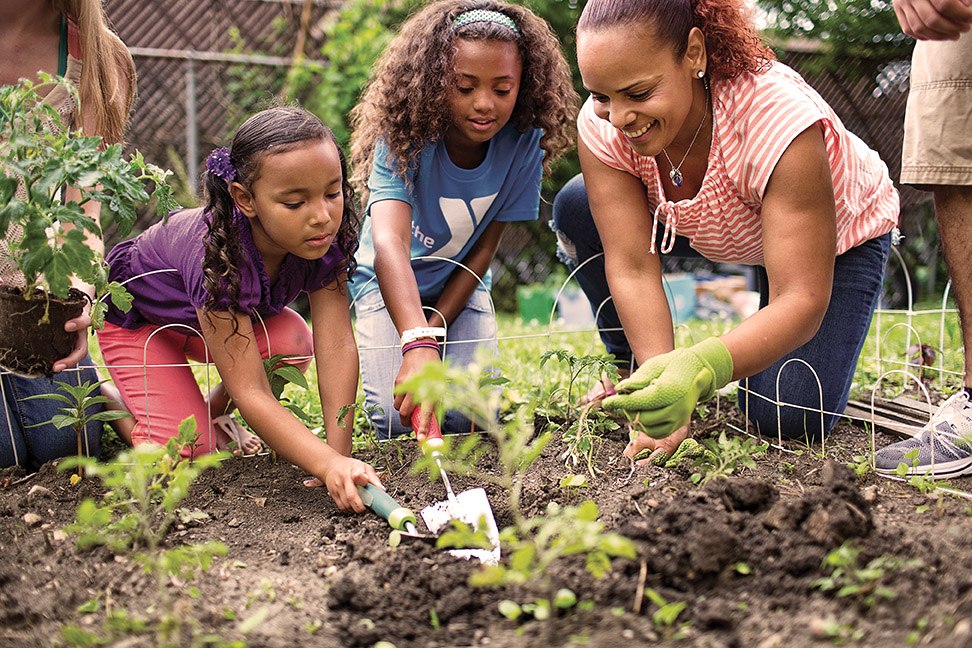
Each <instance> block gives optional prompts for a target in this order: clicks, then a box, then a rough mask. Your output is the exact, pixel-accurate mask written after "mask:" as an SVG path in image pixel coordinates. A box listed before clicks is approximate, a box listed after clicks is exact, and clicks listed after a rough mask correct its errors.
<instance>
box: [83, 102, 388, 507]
mask: <svg viewBox="0 0 972 648" xmlns="http://www.w3.org/2000/svg"><path fill="white" fill-rule="evenodd" d="M206 168H207V173H206V176H205V177H206V190H207V194H208V203H207V205H206V207H205V208H203V209H187V210H183V211H180V212H175V213H173V214H171V215H170V216H169V218H168V219H167V221H166V222H164V223H157V224H156V225H153V226H152V227H150V228H149V229H147V230H146V231H145V232H143V233H142V234H140V235H139V236H138V237H136V238H134V239H131V240H128V241H124V242H122V243H119V244H118V245H116V246H115V247H114V248H113V249H112V251H111V253H110V254H109V255H108V262H109V264H110V265H111V271H110V277H111V279H112V280H114V281H119V282H122V283H125V284H126V288H128V290H129V292H130V293H131V294H132V296H133V297H134V301H133V303H132V309H131V310H130V311H129V312H128V313H123V312H121V311H120V310H117V309H115V308H111V309H110V310H109V313H108V316H107V318H106V319H107V323H106V325H105V328H104V330H103V331H100V332H99V334H98V339H99V342H100V346H101V351H102V354H103V356H104V358H105V363H106V364H107V365H108V370H109V372H110V373H111V377H112V379H113V380H114V382H115V384H116V385H117V387H118V389H119V391H120V392H121V396H122V398H123V400H124V403H125V406H126V407H127V408H128V410H129V411H130V412H131V413H132V415H133V417H134V429H133V430H132V434H131V436H132V439H131V440H132V441H133V442H134V443H136V444H137V443H146V442H151V443H160V444H164V443H165V442H166V441H167V440H168V439H170V438H172V437H175V436H176V434H177V432H178V426H179V423H180V422H181V421H182V420H183V419H185V418H187V417H189V416H195V419H196V424H197V426H198V427H197V430H198V431H199V432H200V438H199V440H198V443H200V444H201V446H200V447H197V448H195V449H194V451H195V452H197V453H198V452H210V451H212V450H214V449H216V448H222V447H225V446H226V444H227V443H228V442H229V441H230V439H231V438H232V440H234V441H236V442H237V443H239V444H240V449H241V450H243V451H250V450H253V449H254V448H255V447H258V446H259V439H255V438H252V437H251V436H250V435H249V434H248V433H246V432H245V430H244V429H243V428H242V427H241V426H239V424H238V423H236V422H235V421H234V420H233V419H232V418H227V416H226V414H225V412H226V411H228V410H229V409H230V408H231V407H236V408H237V409H238V410H239V411H240V413H241V414H242V415H243V418H244V419H246V422H247V423H249V424H250V427H252V428H253V430H254V431H255V432H256V433H257V435H259V437H260V438H261V439H262V440H263V441H265V442H266V443H267V445H269V446H270V447H271V448H273V449H274V450H276V451H277V452H278V453H279V454H280V455H281V456H283V457H284V458H286V459H287V460H289V461H292V462H293V463H295V464H297V465H298V466H300V467H301V468H303V469H304V470H306V471H307V472H309V473H311V474H312V475H314V477H315V481H318V482H323V483H324V484H325V485H326V486H327V489H328V491H329V492H330V494H331V496H332V497H333V498H334V500H335V502H336V503H337V504H338V506H339V507H340V508H341V509H344V510H348V509H354V510H356V511H361V510H363V508H364V507H363V506H362V504H361V500H360V498H359V497H358V494H357V491H356V488H355V486H356V485H361V486H363V485H365V484H367V483H369V482H370V483H373V484H376V485H379V486H380V482H379V481H378V476H377V475H376V474H375V471H374V469H372V468H371V466H369V465H367V464H364V463H362V462H360V461H357V460H355V459H351V457H350V454H351V431H352V420H351V414H350V412H349V413H348V415H347V416H345V417H344V421H343V424H342V423H341V422H340V421H339V419H338V412H339V410H340V409H341V408H342V407H343V406H345V405H348V404H352V403H354V401H355V394H356V390H357V382H358V357H357V349H356V347H355V343H354V334H353V330H352V328H351V318H350V315H349V312H348V297H347V291H346V289H345V283H346V280H347V274H348V273H349V272H350V271H353V266H354V261H353V255H354V251H355V248H356V247H357V242H358V226H357V218H356V214H355V211H354V191H353V190H352V188H351V185H350V184H349V183H348V181H347V180H346V174H345V164H344V157H343V155H342V154H341V151H340V149H339V148H338V146H337V143H336V141H335V140H334V135H333V134H332V133H331V131H330V130H329V129H328V128H327V127H326V126H324V124H322V123H321V121H320V120H319V119H318V118H317V117H315V116H314V115H312V114H310V113H308V112H307V111H305V110H302V109H300V108H295V107H279V108H272V109H269V110H264V111H262V112H260V113H257V114H256V115H254V116H253V117H251V118H250V119H248V120H247V121H246V122H245V123H244V124H243V125H242V126H241V127H240V129H239V130H238V131H237V133H236V136H235V137H234V139H233V145H232V149H225V148H223V149H217V150H215V151H213V153H212V154H211V155H210V156H209V159H208V160H207V161H206ZM302 292H307V293H309V296H310V305H311V319H312V322H313V326H314V332H313V335H312V334H311V332H310V330H309V329H308V327H307V324H306V323H305V322H304V320H303V318H301V317H300V316H299V315H298V314H297V313H295V312H294V311H292V310H290V309H288V308H286V306H287V304H289V303H290V302H291V301H293V299H294V298H295V297H297V296H298V295H299V294H300V293H302ZM200 335H201V337H200ZM270 354H285V355H292V356H297V358H298V360H295V362H296V366H298V367H300V368H301V370H303V369H306V368H307V366H308V365H309V364H310V357H311V356H312V355H313V356H314V357H315V359H316V362H317V369H318V376H319V386H320V397H321V410H322V413H323V419H324V420H323V423H324V430H325V432H326V434H327V443H325V442H323V441H321V440H320V439H319V438H318V437H317V436H316V435H314V433H313V432H311V431H310V430H309V429H307V428H306V427H305V426H304V425H303V424H302V423H301V422H300V421H299V420H298V419H297V418H296V417H295V416H294V415H293V414H292V413H291V412H290V411H288V410H287V409H286V408H284V407H283V406H282V405H281V404H280V402H278V401H277V399H276V398H275V397H274V395H273V393H272V392H271V390H270V385H269V383H268V381H267V376H266V373H265V371H264V366H263V358H265V357H268V356H269V355H270ZM187 359H192V360H197V361H211V362H213V363H215V365H216V369H217V370H218V371H219V375H220V377H221V378H222V381H223V383H222V385H219V386H217V387H216V388H215V389H213V390H211V391H210V392H209V394H207V395H206V396H203V394H202V393H201V392H200V389H199V387H198V385H197V383H196V380H195V377H194V376H193V374H192V370H191V369H190V368H189V366H187V364H186V361H187ZM210 423H212V425H210ZM214 446H215V448H214ZM184 452H185V453H188V452H189V449H188V448H187V449H186V450H185V451H184Z"/></svg>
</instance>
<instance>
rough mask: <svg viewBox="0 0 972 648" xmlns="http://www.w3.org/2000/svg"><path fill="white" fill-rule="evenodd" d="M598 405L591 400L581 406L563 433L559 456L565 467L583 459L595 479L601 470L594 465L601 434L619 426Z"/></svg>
mask: <svg viewBox="0 0 972 648" xmlns="http://www.w3.org/2000/svg"><path fill="white" fill-rule="evenodd" d="M598 405H599V403H597V402H592V403H588V404H587V405H585V406H583V407H582V408H581V409H580V412H579V414H578V416H577V419H576V420H574V421H573V422H572V423H571V424H570V425H569V426H568V427H567V429H566V430H564V433H563V440H564V445H565V446H567V449H566V450H564V453H563V455H562V456H561V458H562V459H563V460H564V465H565V466H566V467H567V468H576V467H577V465H578V464H579V463H580V462H581V460H583V462H584V465H585V466H586V467H587V472H588V474H589V475H590V476H591V479H597V474H598V473H599V472H603V471H602V470H601V469H599V468H597V466H596V465H595V463H596V462H595V459H596V457H597V451H598V448H599V447H600V445H601V440H602V438H603V435H604V434H605V433H607V432H610V431H612V430H617V429H618V428H619V427H621V426H620V425H618V423H617V421H615V420H614V418H613V417H612V416H611V415H610V414H609V413H608V412H607V411H606V410H603V409H601V408H600V407H598Z"/></svg>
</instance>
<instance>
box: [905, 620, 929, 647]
mask: <svg viewBox="0 0 972 648" xmlns="http://www.w3.org/2000/svg"><path fill="white" fill-rule="evenodd" d="M927 630H928V619H927V618H925V617H921V618H920V619H918V620H917V621H916V622H915V629H914V630H912V631H911V632H909V633H908V637H907V639H905V643H906V644H908V645H909V646H914V645H915V644H917V643H918V642H919V641H921V636H922V635H923V634H925V631H927Z"/></svg>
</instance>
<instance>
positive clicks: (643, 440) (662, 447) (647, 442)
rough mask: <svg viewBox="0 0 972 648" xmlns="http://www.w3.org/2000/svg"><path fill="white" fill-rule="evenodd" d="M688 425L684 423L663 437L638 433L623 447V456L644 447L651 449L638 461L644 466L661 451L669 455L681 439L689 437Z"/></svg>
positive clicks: (632, 454)
mask: <svg viewBox="0 0 972 648" xmlns="http://www.w3.org/2000/svg"><path fill="white" fill-rule="evenodd" d="M689 436H690V435H689V425H688V424H686V425H684V426H683V427H681V428H679V429H678V430H675V432H673V433H672V434H670V435H669V436H667V437H665V438H664V439H652V438H651V437H650V436H648V435H647V434H644V433H642V432H639V433H638V436H637V438H635V439H634V440H632V441H631V442H629V443H628V446H627V447H626V448H625V449H624V456H625V457H634V456H635V455H637V454H638V453H639V452H641V451H642V450H644V449H645V448H647V449H649V450H651V454H650V455H648V456H647V457H645V458H644V459H641V460H640V461H638V465H639V466H644V465H645V464H648V463H650V462H651V460H652V459H654V458H655V457H657V456H658V455H659V454H661V453H662V452H665V453H667V454H668V456H669V457H671V456H672V455H673V454H674V453H675V451H676V450H678V446H680V445H681V444H682V441H684V440H685V439H687V438H688V437H689Z"/></svg>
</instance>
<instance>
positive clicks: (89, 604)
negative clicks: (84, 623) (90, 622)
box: [77, 598, 101, 614]
mask: <svg viewBox="0 0 972 648" xmlns="http://www.w3.org/2000/svg"><path fill="white" fill-rule="evenodd" d="M100 609H101V602H100V601H99V600H98V599H96V598H93V599H88V600H87V601H85V602H84V603H82V604H81V605H79V606H78V607H77V612H78V614H90V613H91V612H97V611H98V610H100Z"/></svg>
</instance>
